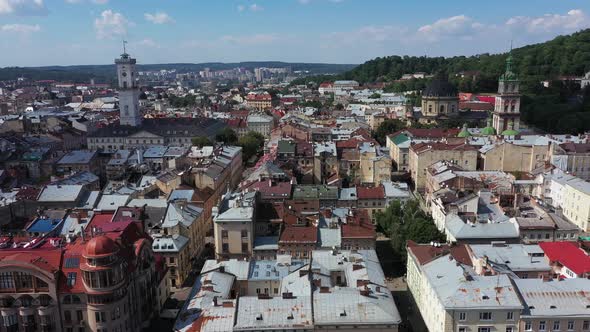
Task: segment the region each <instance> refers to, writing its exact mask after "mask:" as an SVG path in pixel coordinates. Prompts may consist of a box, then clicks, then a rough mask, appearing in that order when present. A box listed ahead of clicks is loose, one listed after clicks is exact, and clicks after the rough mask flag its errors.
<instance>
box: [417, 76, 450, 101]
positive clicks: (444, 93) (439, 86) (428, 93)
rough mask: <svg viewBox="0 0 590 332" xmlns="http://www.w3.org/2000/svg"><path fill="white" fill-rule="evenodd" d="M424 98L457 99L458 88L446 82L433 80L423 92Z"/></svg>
mask: <svg viewBox="0 0 590 332" xmlns="http://www.w3.org/2000/svg"><path fill="white" fill-rule="evenodd" d="M422 96H423V97H456V96H457V88H456V87H455V86H454V85H452V84H451V83H449V81H446V80H440V79H435V80H432V81H431V82H430V83H429V84H428V85H427V86H426V88H425V89H424V91H423V92H422Z"/></svg>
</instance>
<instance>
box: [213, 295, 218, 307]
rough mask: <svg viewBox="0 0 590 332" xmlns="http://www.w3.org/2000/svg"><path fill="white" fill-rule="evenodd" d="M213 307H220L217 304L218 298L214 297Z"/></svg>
mask: <svg viewBox="0 0 590 332" xmlns="http://www.w3.org/2000/svg"><path fill="white" fill-rule="evenodd" d="M213 306H214V307H217V306H218V304H217V296H213Z"/></svg>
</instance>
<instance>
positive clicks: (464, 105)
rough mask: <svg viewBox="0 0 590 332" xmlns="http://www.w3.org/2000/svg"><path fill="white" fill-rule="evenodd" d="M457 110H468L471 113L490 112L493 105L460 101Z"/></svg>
mask: <svg viewBox="0 0 590 332" xmlns="http://www.w3.org/2000/svg"><path fill="white" fill-rule="evenodd" d="M459 109H461V110H464V109H470V110H472V111H492V110H494V105H492V104H490V103H485V102H483V103H482V102H473V101H462V102H460V103H459Z"/></svg>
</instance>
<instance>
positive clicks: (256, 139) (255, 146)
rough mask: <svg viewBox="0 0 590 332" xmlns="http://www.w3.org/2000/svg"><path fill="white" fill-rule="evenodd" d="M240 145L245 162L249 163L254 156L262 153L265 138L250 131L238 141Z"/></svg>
mask: <svg viewBox="0 0 590 332" xmlns="http://www.w3.org/2000/svg"><path fill="white" fill-rule="evenodd" d="M238 145H239V146H241V147H242V158H243V160H244V161H248V160H250V158H252V156H255V155H258V154H259V153H261V152H262V147H263V146H264V136H262V134H260V133H258V132H255V131H250V132H248V133H247V134H246V135H244V136H242V137H240V139H238Z"/></svg>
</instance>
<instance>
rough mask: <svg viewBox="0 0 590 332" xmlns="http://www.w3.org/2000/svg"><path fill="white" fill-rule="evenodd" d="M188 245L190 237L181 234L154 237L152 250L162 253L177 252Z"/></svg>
mask: <svg viewBox="0 0 590 332" xmlns="http://www.w3.org/2000/svg"><path fill="white" fill-rule="evenodd" d="M187 245H188V238H187V237H186V236H182V235H179V234H174V235H173V236H167V237H154V242H153V243H152V250H153V251H154V252H160V253H177V252H180V251H181V250H182V249H183V248H184V247H186V246H187Z"/></svg>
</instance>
